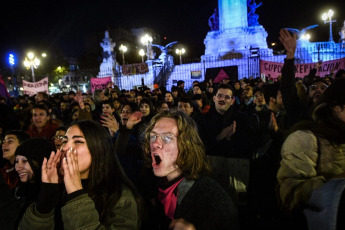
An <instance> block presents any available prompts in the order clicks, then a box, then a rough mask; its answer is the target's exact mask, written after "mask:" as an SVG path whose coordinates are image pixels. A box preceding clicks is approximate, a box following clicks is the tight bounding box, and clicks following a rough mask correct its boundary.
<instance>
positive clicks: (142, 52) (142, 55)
mask: <svg viewBox="0 0 345 230" xmlns="http://www.w3.org/2000/svg"><path fill="white" fill-rule="evenodd" d="M139 55H140V56H141V62H142V63H144V56H145V51H144V50H143V49H140V50H139Z"/></svg>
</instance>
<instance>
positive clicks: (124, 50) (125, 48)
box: [119, 44, 127, 53]
mask: <svg viewBox="0 0 345 230" xmlns="http://www.w3.org/2000/svg"><path fill="white" fill-rule="evenodd" d="M119 50H120V51H121V52H122V53H126V52H127V47H126V46H124V45H122V44H121V45H120V47H119Z"/></svg>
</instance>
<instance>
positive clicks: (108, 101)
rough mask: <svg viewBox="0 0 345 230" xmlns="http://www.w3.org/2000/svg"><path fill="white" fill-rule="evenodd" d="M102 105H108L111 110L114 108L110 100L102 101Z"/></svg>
mask: <svg viewBox="0 0 345 230" xmlns="http://www.w3.org/2000/svg"><path fill="white" fill-rule="evenodd" d="M102 105H109V106H110V107H111V108H112V109H113V108H114V103H113V101H112V100H105V101H102Z"/></svg>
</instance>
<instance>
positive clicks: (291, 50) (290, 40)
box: [279, 29, 297, 59]
mask: <svg viewBox="0 0 345 230" xmlns="http://www.w3.org/2000/svg"><path fill="white" fill-rule="evenodd" d="M279 35H280V37H279V40H280V41H281V43H282V44H283V45H284V47H285V49H286V51H287V53H286V58H288V59H291V58H294V56H295V51H296V47H297V35H296V33H294V34H293V36H291V34H290V32H289V31H287V30H286V29H281V30H280V32H279Z"/></svg>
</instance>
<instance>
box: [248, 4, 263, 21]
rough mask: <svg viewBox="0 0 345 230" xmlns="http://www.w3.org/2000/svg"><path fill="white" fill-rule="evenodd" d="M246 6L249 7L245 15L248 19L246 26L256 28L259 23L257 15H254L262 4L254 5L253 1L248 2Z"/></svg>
mask: <svg viewBox="0 0 345 230" xmlns="http://www.w3.org/2000/svg"><path fill="white" fill-rule="evenodd" d="M247 5H248V7H249V11H248V14H247V17H248V26H249V27H250V26H258V25H259V22H258V19H259V15H258V14H256V13H255V11H256V9H257V8H259V7H260V6H261V5H262V2H260V3H259V4H256V2H255V0H248V1H247Z"/></svg>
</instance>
